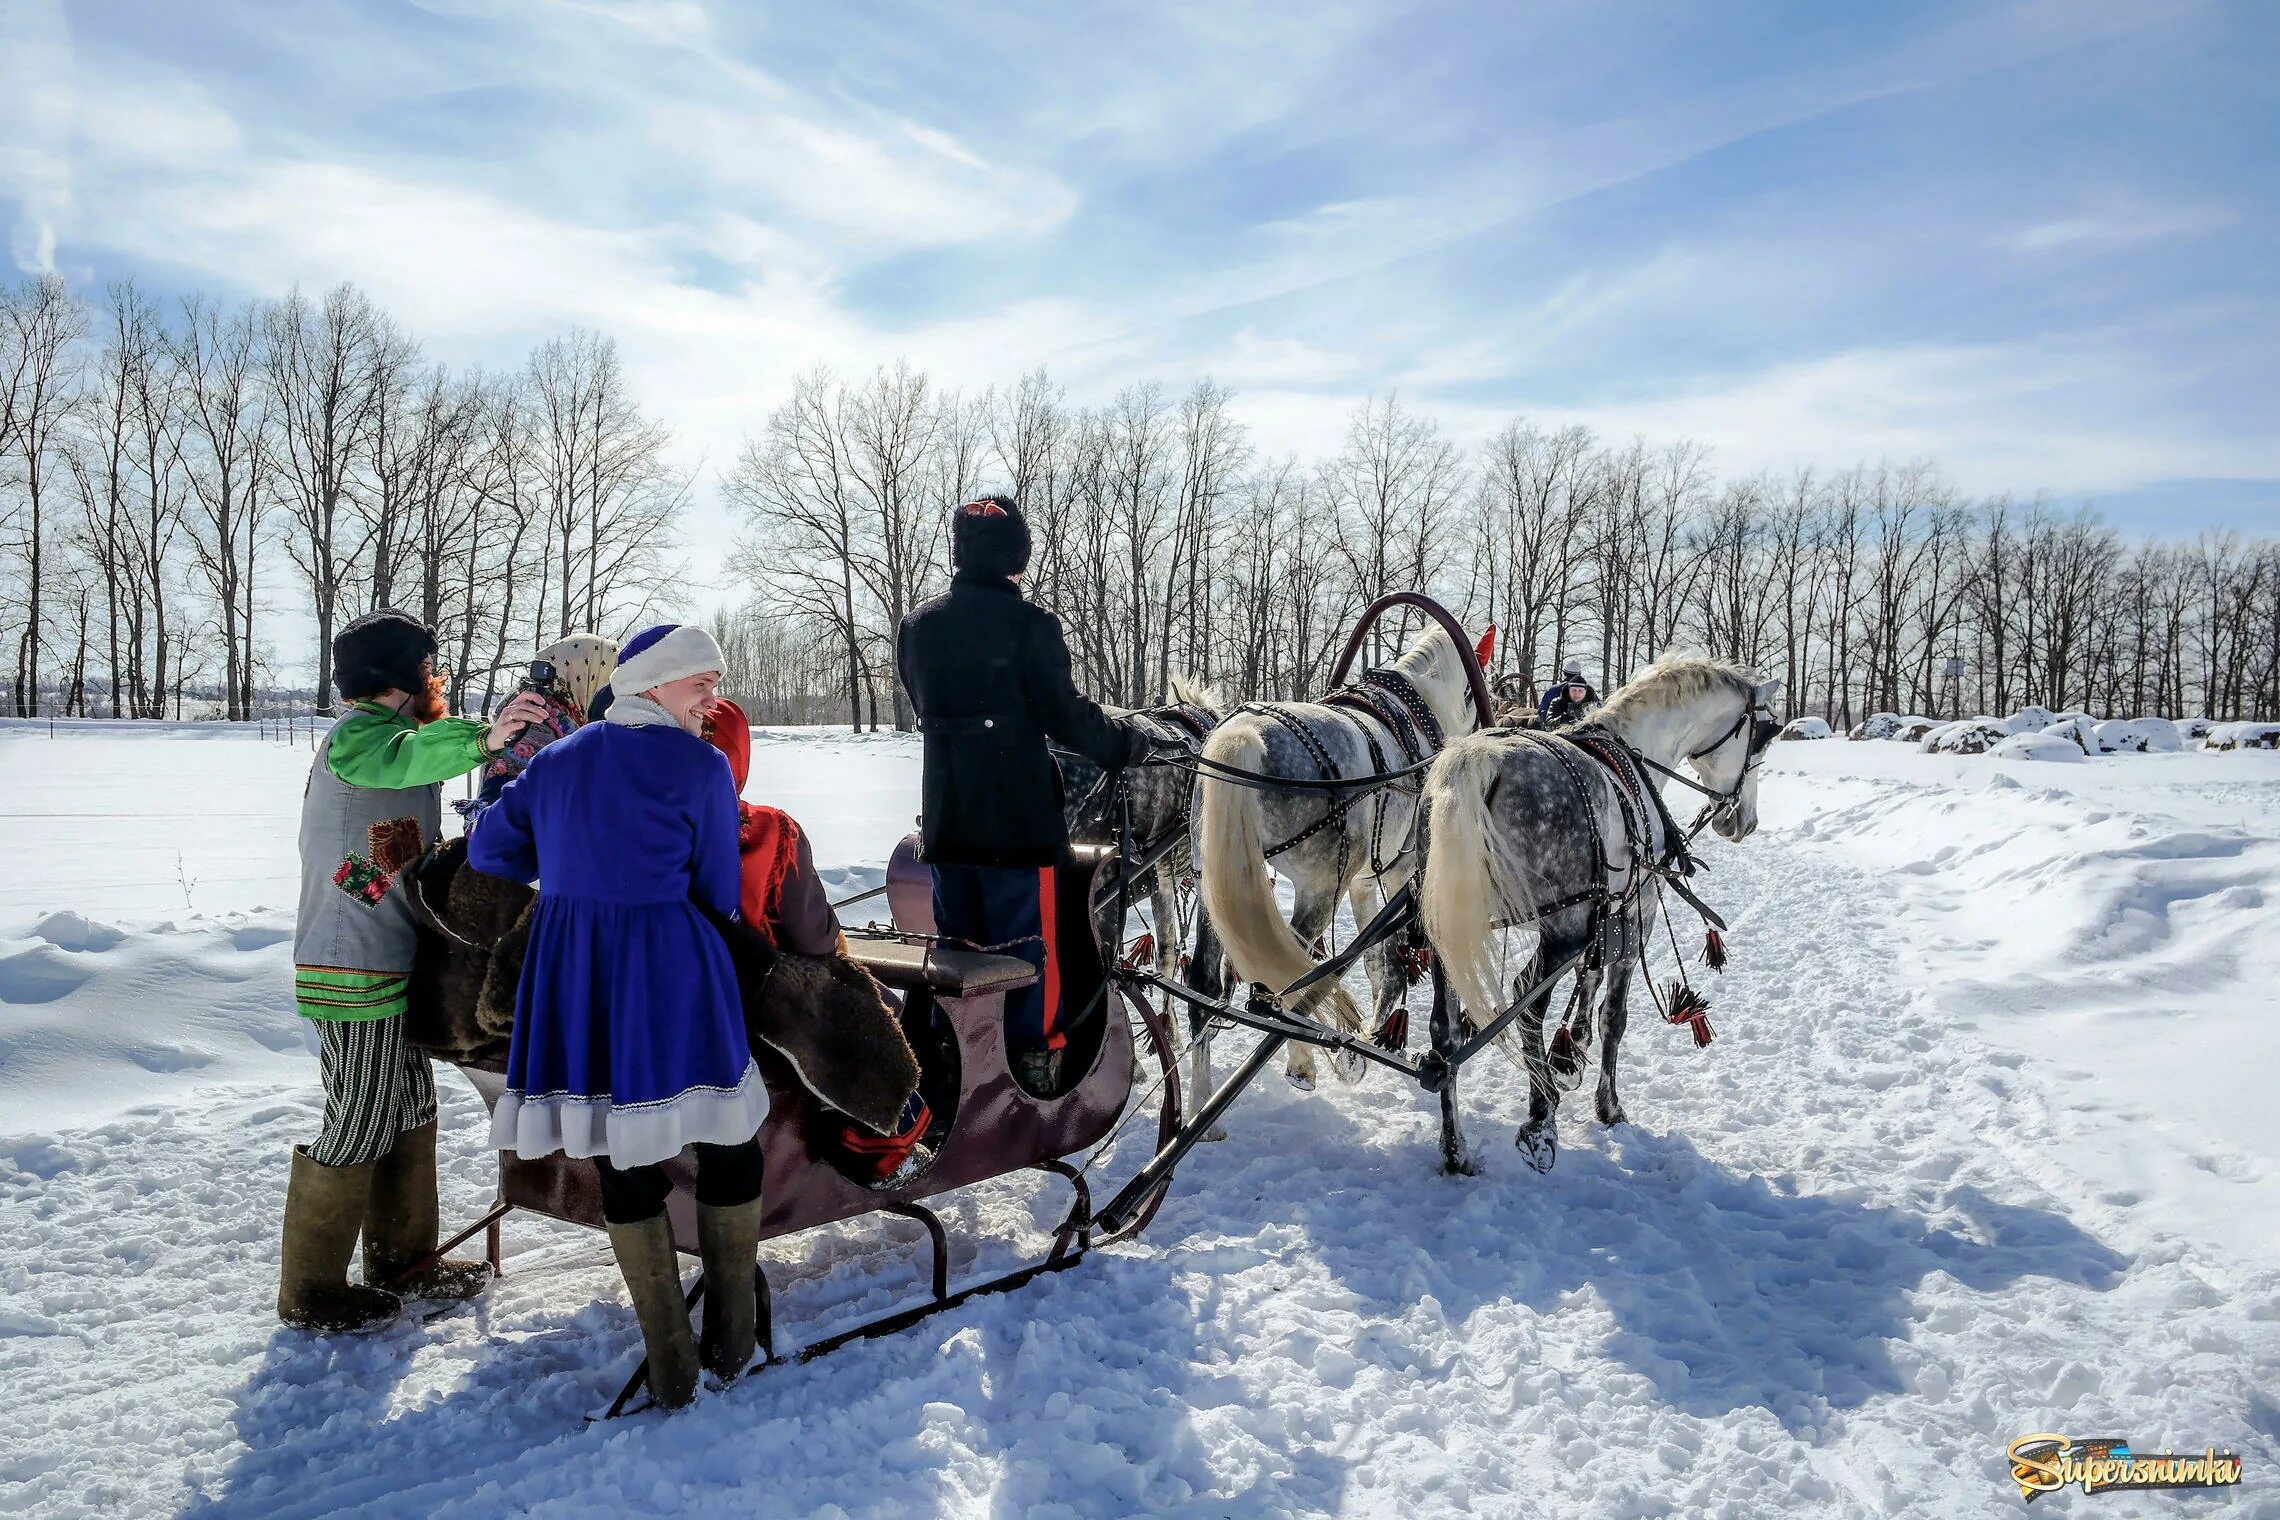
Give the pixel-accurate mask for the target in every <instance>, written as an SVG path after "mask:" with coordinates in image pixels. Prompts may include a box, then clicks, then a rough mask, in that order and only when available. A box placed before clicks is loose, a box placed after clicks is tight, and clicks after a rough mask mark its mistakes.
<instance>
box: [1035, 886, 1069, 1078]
mask: <svg viewBox="0 0 2280 1520" xmlns="http://www.w3.org/2000/svg"><path fill="white" fill-rule="evenodd" d="M1058 908H1059V904H1058V903H1056V902H1055V901H1054V898H1053V867H1051V866H1040V867H1038V869H1037V922H1038V927H1039V930H1040V932H1042V933H1043V935H1044V937H1045V987H1044V996H1045V1007H1044V1010H1043V1012H1044V1015H1045V1048H1046V1049H1048V1050H1059V1049H1060V1048H1061V1047H1062V1046H1064V1045H1066V1044H1068V1043H1069V1041H1068V1037H1067V1036H1066V1035H1064V1034H1062V1033H1061V1032H1060V1031H1059V1030H1058V1029H1056V1028H1054V1027H1053V1026H1054V1025H1056V1024H1058V1023H1060V1022H1061V935H1060V926H1059V925H1058V924H1056V923H1055V922H1054V916H1055V913H1056V912H1057V910H1058Z"/></svg>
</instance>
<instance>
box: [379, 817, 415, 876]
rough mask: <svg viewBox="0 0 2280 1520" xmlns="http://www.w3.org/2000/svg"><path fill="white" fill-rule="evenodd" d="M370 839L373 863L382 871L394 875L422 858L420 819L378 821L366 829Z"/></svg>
mask: <svg viewBox="0 0 2280 1520" xmlns="http://www.w3.org/2000/svg"><path fill="white" fill-rule="evenodd" d="M366 837H367V839H368V841H369V843H368V844H367V846H366V848H367V849H369V850H370V851H371V852H372V863H373V864H374V865H375V866H377V867H379V868H380V870H381V872H382V873H383V874H385V875H387V876H390V877H393V876H394V875H395V874H396V873H397V872H398V871H401V870H402V869H404V867H406V866H408V865H410V864H411V863H412V862H413V861H415V860H417V859H419V858H420V821H419V820H418V819H417V818H391V819H389V820H388V821H387V822H385V823H376V824H374V825H372V827H371V828H370V829H369V830H367V831H366Z"/></svg>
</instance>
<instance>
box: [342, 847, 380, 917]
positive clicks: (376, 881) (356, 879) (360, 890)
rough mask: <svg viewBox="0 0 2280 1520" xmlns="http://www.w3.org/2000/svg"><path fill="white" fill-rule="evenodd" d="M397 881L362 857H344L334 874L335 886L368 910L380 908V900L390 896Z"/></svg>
mask: <svg viewBox="0 0 2280 1520" xmlns="http://www.w3.org/2000/svg"><path fill="white" fill-rule="evenodd" d="M395 881H396V878H395V877H394V876H392V875H390V874H389V873H388V872H386V871H383V870H381V869H380V868H379V867H378V866H376V865H374V864H373V863H372V862H371V861H369V860H366V859H365V858H364V857H363V856H361V855H350V856H346V857H344V858H343V859H342V861H341V863H340V869H339V870H337V871H335V872H333V885H334V886H336V887H338V888H340V889H341V890H342V891H343V892H346V893H347V894H348V895H349V896H351V897H353V898H355V899H356V900H357V901H358V902H360V903H362V904H364V905H365V906H366V907H367V908H377V907H378V906H380V899H382V898H383V897H386V896H387V895H388V889H389V888H390V887H391V886H393V885H395Z"/></svg>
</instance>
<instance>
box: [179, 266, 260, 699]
mask: <svg viewBox="0 0 2280 1520" xmlns="http://www.w3.org/2000/svg"><path fill="white" fill-rule="evenodd" d="M260 344H261V313H260V310H259V308H258V307H255V306H251V305H248V306H245V307H242V308H240V309H239V310H238V311H236V312H235V313H232V314H230V315H227V316H225V315H224V314H223V312H222V310H221V308H220V306H219V305H217V304H215V303H214V302H212V301H210V300H208V299H206V298H205V297H203V296H197V295H193V296H190V297H188V298H186V299H185V300H184V301H183V303H182V326H181V328H180V330H179V331H178V332H176V333H175V334H174V336H173V338H172V340H171V346H172V352H173V362H174V368H175V371H176V373H177V374H178V375H179V376H180V377H181V387H182V389H181V399H182V403H183V406H184V411H185V420H186V424H187V435H188V439H189V448H188V450H187V457H188V472H187V473H188V476H189V483H190V490H191V493H192V496H193V498H194V499H195V500H196V502H197V504H198V512H199V517H200V531H199V532H198V533H197V534H196V535H194V537H193V544H194V546H195V550H196V553H197V557H198V566H199V570H200V572H201V573H202V574H203V576H204V578H205V581H206V585H207V589H208V590H209V591H210V592H211V593H212V594H213V598H214V604H215V615H214V620H215V623H216V626H218V627H219V628H220V629H221V632H222V663H223V678H222V681H223V706H224V710H225V712H226V713H227V715H228V716H229V717H230V718H231V719H233V720H234V719H243V718H250V717H252V716H253V700H254V693H253V621H254V605H255V603H254V571H255V557H256V554H257V552H258V548H259V545H260V543H261V538H262V525H263V520H264V518H265V516H266V514H267V510H268V505H269V502H268V493H269V491H270V489H271V481H270V478H269V476H270V469H271V462H272V460H271V451H272V448H273V446H274V439H273V437H272V435H271V430H270V419H269V414H268V412H267V410H266V409H265V407H264V406H263V403H262V398H261V391H260V380H261V369H260V366H261V353H260Z"/></svg>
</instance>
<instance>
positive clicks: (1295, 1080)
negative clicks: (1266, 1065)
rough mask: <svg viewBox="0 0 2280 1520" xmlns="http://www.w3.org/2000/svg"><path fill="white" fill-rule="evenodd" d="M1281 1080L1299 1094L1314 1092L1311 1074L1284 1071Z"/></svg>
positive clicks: (1312, 1075)
mask: <svg viewBox="0 0 2280 1520" xmlns="http://www.w3.org/2000/svg"><path fill="white" fill-rule="evenodd" d="M1283 1080H1284V1081H1286V1082H1288V1083H1290V1085H1291V1086H1293V1087H1295V1088H1297V1089H1298V1090H1299V1091H1300V1092H1312V1091H1314V1074H1313V1073H1312V1072H1305V1071H1286V1072H1284V1073H1283Z"/></svg>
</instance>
